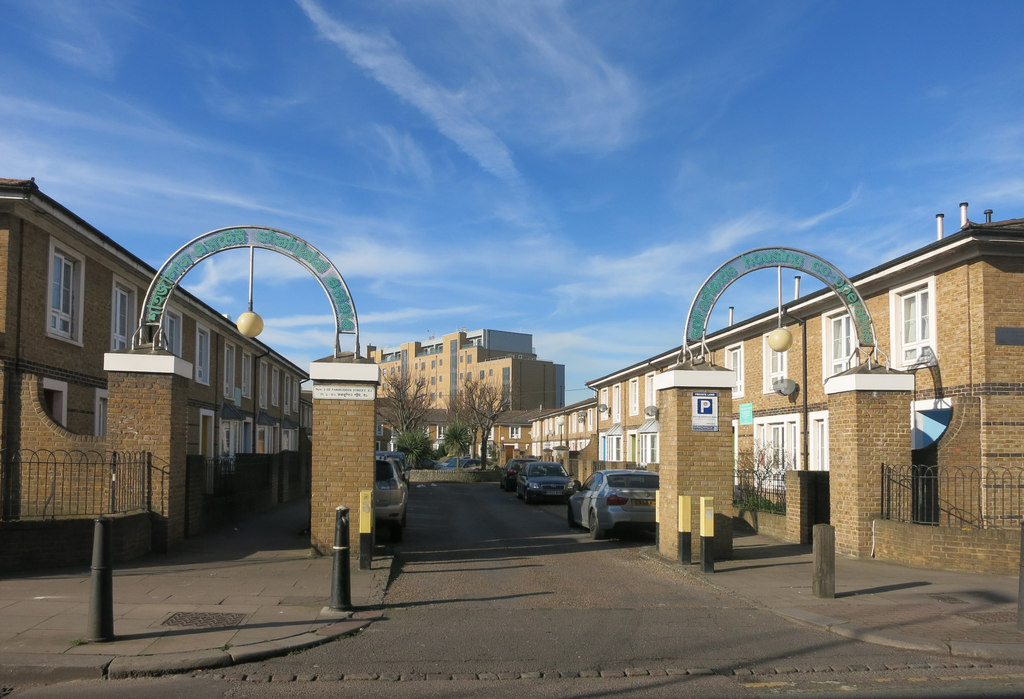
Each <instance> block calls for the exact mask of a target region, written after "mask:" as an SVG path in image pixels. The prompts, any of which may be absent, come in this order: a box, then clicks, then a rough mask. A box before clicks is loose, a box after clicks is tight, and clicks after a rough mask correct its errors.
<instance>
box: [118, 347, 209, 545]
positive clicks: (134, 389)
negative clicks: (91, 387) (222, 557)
mask: <svg viewBox="0 0 1024 699" xmlns="http://www.w3.org/2000/svg"><path fill="white" fill-rule="evenodd" d="M103 368H104V369H105V370H106V371H107V440H108V443H109V445H110V448H111V449H112V450H114V451H133V452H139V451H146V452H149V453H150V454H152V466H151V468H150V472H149V478H150V491H151V493H152V497H151V500H150V517H151V518H152V523H153V534H152V548H153V550H154V551H160V552H164V551H168V550H170V549H173V548H174V547H175V546H177V545H178V544H180V543H181V542H182V541H183V540H184V538H185V520H186V516H187V515H186V512H185V502H186V489H187V486H188V484H187V482H186V469H185V456H186V454H187V447H186V440H187V433H188V413H187V405H188V388H189V382H190V381H191V380H192V364H191V363H190V362H186V361H185V360H184V359H181V358H180V357H176V356H174V355H173V354H170V353H167V352H150V351H148V350H146V351H134V352H111V353H108V354H106V355H104V360H103Z"/></svg>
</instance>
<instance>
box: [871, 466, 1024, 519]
mask: <svg viewBox="0 0 1024 699" xmlns="http://www.w3.org/2000/svg"><path fill="white" fill-rule="evenodd" d="M881 488H882V512H881V516H882V519H888V520H893V521H897V522H910V523H912V524H927V525H933V526H947V527H948V526H955V527H973V528H980V529H1010V528H1017V527H1019V526H1020V523H1021V515H1022V506H1024V467H1021V466H984V467H974V466H920V465H915V466H889V465H886V464H882V469H881Z"/></svg>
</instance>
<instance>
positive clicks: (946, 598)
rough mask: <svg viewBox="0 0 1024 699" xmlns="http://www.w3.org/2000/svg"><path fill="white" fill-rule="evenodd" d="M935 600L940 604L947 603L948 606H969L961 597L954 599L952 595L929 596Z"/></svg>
mask: <svg viewBox="0 0 1024 699" xmlns="http://www.w3.org/2000/svg"><path fill="white" fill-rule="evenodd" d="M928 596H929V597H931V598H932V599H933V600H936V601H938V602H945V603H946V604H967V602H965V601H964V600H962V599H960V598H959V597H953V596H952V595H928Z"/></svg>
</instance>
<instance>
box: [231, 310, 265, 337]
mask: <svg viewBox="0 0 1024 699" xmlns="http://www.w3.org/2000/svg"><path fill="white" fill-rule="evenodd" d="M235 327H237V328H238V332H240V333H242V334H243V335H245V336H246V337H256V336H257V335H259V334H260V333H261V332H263V319H262V318H260V317H259V315H258V314H256V313H253V312H252V311H246V312H245V313H243V314H242V315H240V316H238V322H236V323H235Z"/></svg>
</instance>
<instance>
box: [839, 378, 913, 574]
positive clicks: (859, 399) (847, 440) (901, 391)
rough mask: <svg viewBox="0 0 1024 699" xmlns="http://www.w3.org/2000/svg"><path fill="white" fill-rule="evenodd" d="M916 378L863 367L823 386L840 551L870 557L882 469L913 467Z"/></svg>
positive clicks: (878, 505) (877, 510)
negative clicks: (884, 466) (912, 410)
mask: <svg viewBox="0 0 1024 699" xmlns="http://www.w3.org/2000/svg"><path fill="white" fill-rule="evenodd" d="M913 390H914V376H913V374H907V373H904V372H900V371H893V370H891V369H887V368H886V367H883V366H878V365H871V364H861V365H859V366H857V367H854V368H852V369H850V370H848V371H845V372H843V373H841V374H837V375H836V376H833V377H831V378H830V379H829V380H828V381H826V382H825V394H826V396H827V399H828V414H829V472H830V473H829V481H830V482H829V500H830V503H829V505H830V511H831V512H830V514H831V522H832V524H833V525H834V526H835V530H836V551H837V552H839V553H841V554H844V555H848V556H869V555H871V532H872V524H871V522H872V520H873V519H874V518H875V517H877V516H878V515H879V513H880V511H881V502H882V499H881V486H880V484H879V473H880V469H881V465H882V464H883V463H886V464H896V465H903V464H909V463H910V451H911V423H910V400H911V396H912V394H913Z"/></svg>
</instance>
